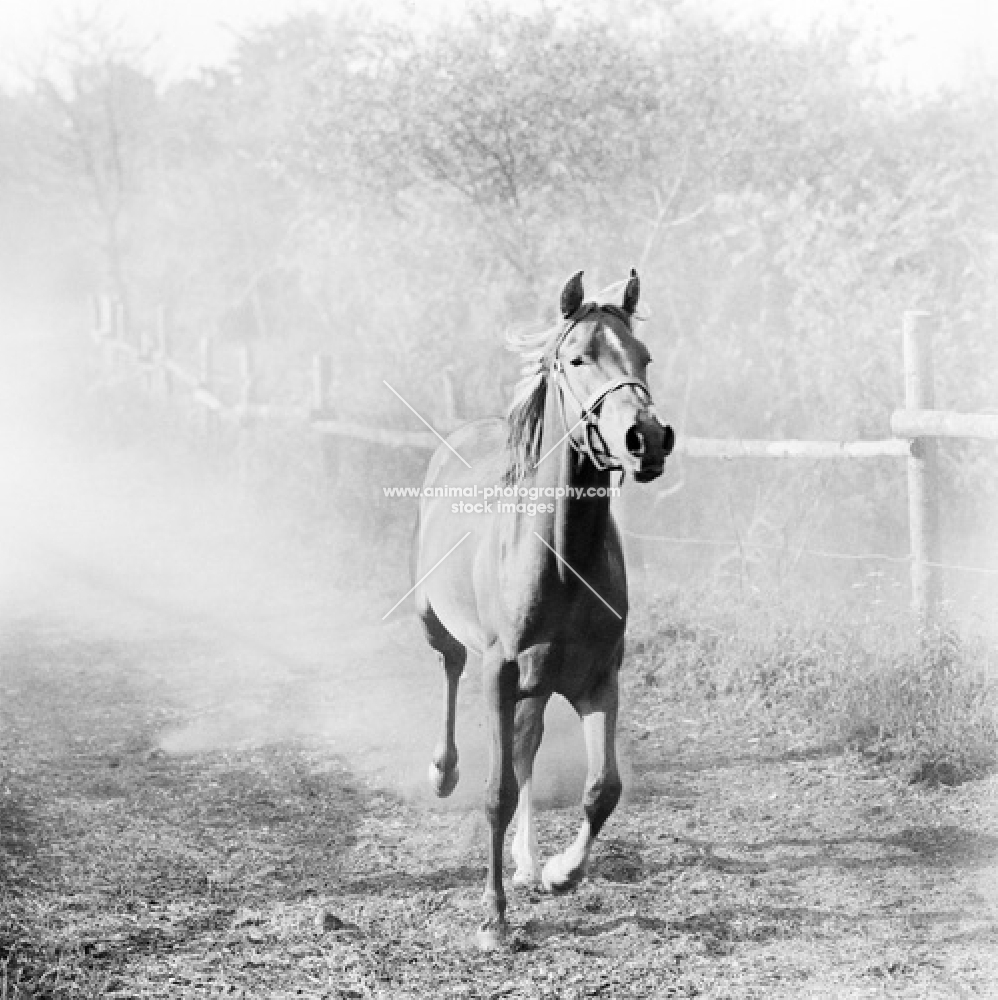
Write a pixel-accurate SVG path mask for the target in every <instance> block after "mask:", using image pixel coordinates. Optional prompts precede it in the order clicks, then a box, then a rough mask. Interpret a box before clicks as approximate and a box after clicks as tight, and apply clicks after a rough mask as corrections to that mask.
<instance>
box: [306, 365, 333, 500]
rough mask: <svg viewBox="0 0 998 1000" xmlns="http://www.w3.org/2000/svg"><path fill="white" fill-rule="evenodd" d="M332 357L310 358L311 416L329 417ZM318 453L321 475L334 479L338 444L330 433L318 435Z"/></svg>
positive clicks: (331, 412)
mask: <svg viewBox="0 0 998 1000" xmlns="http://www.w3.org/2000/svg"><path fill="white" fill-rule="evenodd" d="M332 385H333V359H332V357H331V356H330V355H328V354H316V355H315V357H313V359H312V416H313V417H316V418H320V419H323V418H330V417H332V416H333V405H332ZM319 453H320V455H321V461H322V473H323V476H324V477H325V478H326V479H328V480H332V481H333V482H335V481H336V479H337V476H338V475H339V464H340V463H339V445H338V444H337V441H336V439H335V438H334V437H333V435H331V434H320V435H319Z"/></svg>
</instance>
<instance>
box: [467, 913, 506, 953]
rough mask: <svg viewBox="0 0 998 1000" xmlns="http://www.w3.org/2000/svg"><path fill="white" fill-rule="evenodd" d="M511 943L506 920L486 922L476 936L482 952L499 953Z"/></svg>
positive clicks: (476, 941)
mask: <svg viewBox="0 0 998 1000" xmlns="http://www.w3.org/2000/svg"><path fill="white" fill-rule="evenodd" d="M508 942H509V924H508V923H507V922H506V921H505V920H486V921H485V923H484V924H482V925H481V926H480V927H479V928H478V931H477V933H476V934H475V943H476V944H477V945H478V948H479V950H480V951H498V950H499V949H500V948H505V947H506V944H507V943H508Z"/></svg>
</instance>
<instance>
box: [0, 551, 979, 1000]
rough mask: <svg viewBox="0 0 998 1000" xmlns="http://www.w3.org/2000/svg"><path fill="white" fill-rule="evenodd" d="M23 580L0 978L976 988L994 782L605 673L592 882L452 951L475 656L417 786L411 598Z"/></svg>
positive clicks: (299, 984)
mask: <svg viewBox="0 0 998 1000" xmlns="http://www.w3.org/2000/svg"><path fill="white" fill-rule="evenodd" d="M37 582H38V586H37V587H36V589H35V590H34V592H33V593H32V595H31V599H30V600H29V601H23V602H21V603H20V604H9V605H8V606H7V608H6V613H5V616H4V633H3V637H2V644H0V657H2V661H0V662H2V664H3V673H2V681H0V685H2V690H0V693H2V702H3V739H4V749H3V766H4V770H3V779H2V780H3V787H2V800H0V801H2V809H3V816H2V828H0V829H2V843H0V846H2V864H3V877H4V888H3V898H2V903H3V915H2V918H0V920H2V923H0V934H2V943H3V946H4V949H5V950H7V951H8V953H9V956H10V959H9V961H10V964H9V965H8V967H7V971H6V976H7V978H6V980H0V982H2V983H3V987H2V989H3V991H5V992H0V996H4V997H14V996H58V997H63V996H65V997H69V996H116V997H133V996H134V997H138V996H143V997H146V996H148V997H153V996H155V997H181V996H206V995H209V996H246V997H285V996H287V997H292V996H297V997H301V996H307V997H367V996H385V997H406V996H412V997H423V996H430V995H439V996H455V997H499V996H509V997H521V996H522V997H576V996H580V997H581V996H607V997H618V996H619V997H665V996H680V997H681V996H702V997H717V998H722V997H723V998H734V997H801V996H821V997H826V996H827V997H880V996H889V997H926V996H931V997H968V996H992V995H998V911H996V903H998V866H996V856H998V822H996V819H995V809H994V804H995V801H994V795H995V791H996V790H998V782H996V781H995V780H994V779H992V780H991V781H989V782H975V783H970V784H967V785H964V786H962V787H960V788H957V789H946V788H938V789H928V788H925V787H921V786H912V785H909V784H907V783H906V781H905V780H904V776H903V774H902V772H901V771H900V770H899V769H898V767H897V766H896V764H895V763H893V762H879V763H878V762H877V760H875V759H868V758H865V757H862V756H861V755H858V754H844V753H842V752H841V751H839V750H836V749H834V748H824V749H823V748H821V747H820V746H815V745H814V744H813V742H812V741H811V740H810V738H809V737H808V734H807V733H806V731H797V732H786V731H780V730H779V728H773V727H772V726H771V725H770V726H769V727H768V728H767V725H765V724H762V723H758V722H755V723H753V722H751V721H750V720H747V719H745V718H743V717H740V716H739V715H738V713H737V711H734V710H729V709H731V706H728V707H727V708H726V707H725V706H724V704H723V703H721V704H719V705H718V707H717V708H716V709H715V710H713V711H712V713H711V714H708V715H700V716H695V717H694V716H691V715H690V711H689V710H688V709H687V710H683V709H682V707H681V706H676V705H674V704H671V703H670V702H669V701H668V700H667V698H666V697H665V694H664V693H663V692H662V691H661V690H660V689H656V688H649V687H647V686H645V685H643V684H641V683H640V682H639V679H638V678H637V677H634V676H629V679H628V685H627V701H628V705H627V708H626V710H625V719H626V723H625V727H624V733H623V741H624V744H625V750H626V755H627V759H628V764H629V768H628V770H629V778H628V784H629V789H630V791H629V794H628V797H627V799H626V800H625V802H624V803H623V804H622V806H621V808H620V809H619V811H618V812H617V814H616V815H615V816H614V818H613V819H612V821H611V822H610V824H609V825H608V828H607V831H606V837H605V839H604V841H603V842H602V844H601V846H600V848H599V851H598V853H597V855H596V858H595V863H594V867H593V872H592V877H591V878H590V880H589V881H588V882H587V883H586V884H585V885H584V886H583V887H582V888H581V889H580V890H579V891H578V892H577V893H575V894H573V895H571V896H567V897H564V898H554V897H550V896H546V895H542V894H539V893H528V894H526V895H523V894H521V895H518V896H515V897H514V898H513V899H512V904H511V917H512V922H513V924H514V926H515V928H516V930H517V933H516V937H515V941H514V947H513V949H512V950H511V951H510V952H509V953H508V954H502V955H499V956H483V955H480V954H478V953H477V952H476V951H475V950H474V948H473V946H472V944H471V937H470V935H471V932H472V930H473V928H474V925H475V922H476V920H477V918H478V897H479V895H480V891H481V885H482V879H483V859H484V854H483V841H484V823H483V820H482V819H481V813H480V809H479V808H478V801H479V794H480V788H481V778H482V775H483V773H484V771H483V766H484V765H483V761H482V756H483V755H482V752H481V751H482V748H481V741H480V740H479V739H478V738H477V729H476V723H475V721H474V719H475V714H476V713H475V711H474V709H475V694H476V692H475V681H474V677H473V675H472V677H470V678H469V682H468V684H467V685H466V690H465V692H464V695H463V701H462V715H461V725H462V750H463V752H464V755H465V756H464V762H463V765H462V770H463V771H464V775H463V778H462V787H461V795H460V796H459V797H458V798H457V799H456V801H455V802H454V803H447V804H446V805H445V806H441V805H439V804H437V803H436V802H435V801H433V800H431V799H430V797H429V796H428V794H427V793H426V792H425V790H424V789H423V786H422V776H423V774H424V772H425V766H426V760H427V754H428V752H429V748H430V745H431V741H432V734H433V733H434V732H435V726H436V716H437V710H438V704H437V703H438V698H439V692H438V689H437V684H438V678H437V677H436V676H435V666H434V663H433V660H432V658H431V657H429V656H428V655H427V654H426V653H425V652H424V651H423V650H422V647H421V646H419V645H418V636H417V635H416V633H415V629H414V627H413V625H412V623H411V622H409V621H407V620H406V619H405V618H404V617H403V618H402V619H399V620H398V621H397V622H396V623H394V624H387V625H386V624H383V623H381V622H380V619H379V616H378V614H376V613H374V612H373V611H372V610H371V609H370V608H369V609H367V611H365V610H364V608H363V605H362V604H361V602H357V603H356V604H354V605H351V604H350V601H349V600H348V599H346V598H344V597H343V595H341V594H336V595H335V597H336V600H335V602H334V601H331V597H332V596H334V595H332V594H331V593H330V592H329V591H324V590H323V588H322V587H320V586H313V587H312V588H311V594H310V596H309V595H308V593H307V591H308V588H305V589H304V590H302V591H300V592H299V593H296V594H291V593H287V592H286V593H285V595H284V597H282V598H278V597H277V596H274V595H270V596H269V597H267V596H266V595H264V598H263V599H258V600H255V601H249V602H248V603H246V604H244V605H243V606H242V607H241V608H240V609H239V610H238V611H235V612H233V614H231V615H220V614H218V613H212V614H207V615H201V614H198V613H196V611H195V610H193V609H192V606H190V605H187V604H185V603H184V602H183V601H182V600H178V599H174V600H172V601H165V602H164V601H161V600H159V599H151V598H148V599H147V598H142V597H141V595H139V596H136V593H137V592H136V590H135V589H134V588H129V587H127V586H121V585H119V584H116V583H115V581H114V580H113V579H110V578H106V577H102V576H101V575H100V574H97V575H96V576H95V575H94V574H86V573H80V572H78V567H77V569H76V570H74V569H73V568H72V567H68V566H67V565H66V564H60V563H58V562H57V561H56V562H53V563H50V564H49V565H48V566H45V567H41V568H40V569H39V570H38V576H37ZM334 606H335V610H334ZM320 651H328V655H326V653H321V654H320ZM358 678H362V682H360V683H359V682H358ZM575 738H576V737H575V735H574V731H572V732H571V733H570V732H569V730H568V729H566V728H564V727H563V726H562V725H561V724H560V723H559V724H557V725H556V726H555V727H554V732H553V734H552V737H551V740H550V742H549V744H547V745H546V747H545V751H544V752H543V753H544V754H546V756H542V760H541V765H540V766H541V767H542V768H544V767H546V769H547V771H548V772H549V777H548V779H547V783H546V785H545V786H544V787H543V788H542V799H543V803H544V804H545V806H546V808H545V809H544V811H543V813H542V815H541V838H542V851H543V853H544V854H545V855H546V854H549V853H551V852H552V851H554V850H557V849H560V848H561V846H563V845H564V844H565V843H566V842H567V841H568V839H569V838H570V837H571V836H572V835H573V834H574V830H575V826H576V823H577V820H578V809H577V807H576V806H575V805H574V804H573V803H574V800H575V798H576V797H577V795H578V788H577V785H578V783H579V781H580V780H581V772H580V766H581V765H580V764H579V762H578V761H577V760H574V759H573V761H572V763H571V765H570V766H560V763H561V760H562V758H564V757H566V756H567V757H571V756H572V753H571V751H572V750H573V747H575V746H576V744H574V743H573V742H572V740H573V739H575ZM552 773H553V774H554V777H551V776H550V775H551V774H552ZM323 915H325V926H323V925H322V919H323ZM317 917H318V919H319V924H318V925H317V923H316V920H317ZM18 982H19V983H20V985H16V984H17V983H18ZM18 990H21V992H20V993H19V992H18Z"/></svg>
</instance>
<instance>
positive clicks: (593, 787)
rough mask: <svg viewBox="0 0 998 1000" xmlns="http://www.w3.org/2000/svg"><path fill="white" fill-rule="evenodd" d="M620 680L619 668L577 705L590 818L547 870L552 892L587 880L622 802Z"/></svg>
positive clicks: (546, 880)
mask: <svg viewBox="0 0 998 1000" xmlns="http://www.w3.org/2000/svg"><path fill="white" fill-rule="evenodd" d="M617 676H618V672H617V667H616V666H615V667H614V669H613V670H612V671H611V672H610V675H609V676H608V677H607V678H606V680H605V681H604V682H603V684H602V685H601V686H600V687H599V688H598V689H597V690H596V691H595V692H593V693H592V694H590V695H589V696H588V697H587V698H584V699H580V700H579V701H578V702H577V703H576V705H575V707H576V710H577V711H578V713H579V715H581V716H582V726H583V730H584V732H585V737H586V756H587V758H588V773H587V775H586V791H585V796H584V798H583V800H582V806H583V810H584V812H585V815H586V818H585V819H584V820H583V821H582V826H581V827H580V828H579V835H578V836H577V837H576V838H575V842H574V843H573V844H572V845H571V846H570V847H569V848H568V849H567V850H565V851H563V852H562V853H561V854H558V855H556V856H555V857H553V858H551V860H550V861H548V863H547V864H546V865H545V866H544V872H543V881H544V887H545V888H546V889H548V890H549V891H551V892H567V891H568V890H569V889H574V888H575V887H576V886H577V885H578V884H579V883H580V882H581V881H582V880H583V879H584V878H585V877H586V871H587V870H588V867H589V854H590V852H591V851H592V847H593V842H594V841H595V840H596V837H597V835H598V834H599V832H600V830H601V829H602V828H603V824H604V823H605V822H606V820H607V817H609V815H610V814H611V813H612V812H613V810H614V808H615V807H616V805H617V802H618V801H619V800H620V793H621V789H622V785H621V781H620V772H619V771H618V769H617V750H616V734H617V705H618V684H617Z"/></svg>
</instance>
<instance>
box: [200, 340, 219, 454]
mask: <svg viewBox="0 0 998 1000" xmlns="http://www.w3.org/2000/svg"><path fill="white" fill-rule="evenodd" d="M198 354H199V359H200V376H201V388H202V389H203V390H204V391H205V392H206V393H208V394H209V395H214V383H215V345H214V343H213V342H212V339H211V337H202V338H201V341H200V343H199V351H198ZM200 406H201V409H202V414H203V415H202V419H203V421H204V432H205V434H206V435H207V436H208V437H209V438H211V437H212V436H213V435H214V432H215V417H216V414H215V411H214V410H213V409H212V408H211V407H210V406H209V405H208V402H207V400H201V401H200Z"/></svg>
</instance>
